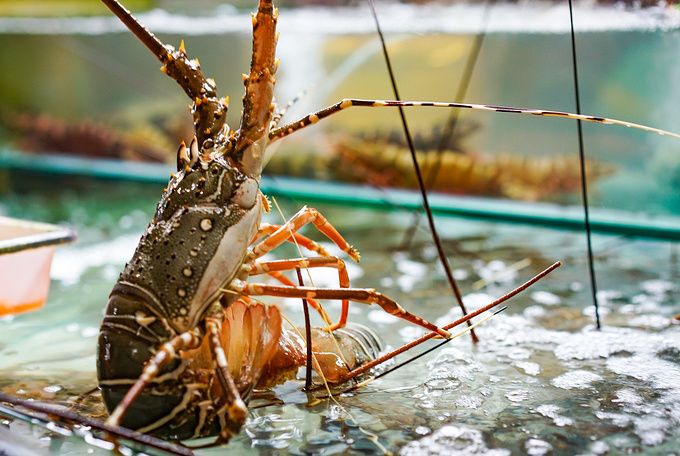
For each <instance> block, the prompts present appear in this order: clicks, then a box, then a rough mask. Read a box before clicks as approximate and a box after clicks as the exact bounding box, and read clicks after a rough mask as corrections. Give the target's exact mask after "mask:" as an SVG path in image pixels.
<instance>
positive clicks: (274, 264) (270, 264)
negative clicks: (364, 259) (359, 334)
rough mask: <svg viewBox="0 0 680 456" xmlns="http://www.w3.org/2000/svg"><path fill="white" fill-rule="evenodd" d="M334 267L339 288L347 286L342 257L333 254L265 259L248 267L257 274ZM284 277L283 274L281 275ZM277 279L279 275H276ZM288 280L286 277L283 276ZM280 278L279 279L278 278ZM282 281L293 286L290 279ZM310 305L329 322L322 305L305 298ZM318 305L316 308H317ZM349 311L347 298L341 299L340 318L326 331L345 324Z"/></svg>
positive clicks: (252, 273) (345, 269) (347, 276)
mask: <svg viewBox="0 0 680 456" xmlns="http://www.w3.org/2000/svg"><path fill="white" fill-rule="evenodd" d="M298 267H299V268H302V269H304V268H335V269H337V270H338V281H339V283H340V287H341V288H349V285H350V282H349V275H348V274H347V268H346V267H345V262H344V261H342V259H340V258H338V257H334V256H328V257H321V258H293V259H289V260H276V261H266V262H259V263H255V264H253V265H252V266H251V267H250V271H249V273H250V275H257V274H271V273H272V272H278V271H291V270H293V269H295V268H298ZM283 277H284V278H285V276H283ZM276 278H277V279H279V277H276ZM285 279H286V280H288V279H287V278H285ZM279 280H280V279H279ZM280 281H281V282H282V283H284V284H285V285H288V286H295V285H294V284H293V282H292V281H289V283H285V282H284V281H283V280H280ZM307 300H308V301H309V303H310V305H311V306H312V307H314V308H315V309H317V310H320V313H321V316H322V317H323V318H324V321H326V322H329V320H328V315H326V312H325V311H323V307H320V306H319V304H318V303H317V302H316V301H314V300H313V299H309V298H308V299H307ZM317 306H318V308H317ZM348 312H349V300H348V299H343V300H342V311H341V314H340V319H339V320H338V322H337V323H335V324H332V325H330V326H329V327H328V331H335V330H336V329H338V328H344V327H345V325H346V324H347V314H348Z"/></svg>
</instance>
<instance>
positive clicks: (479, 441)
mask: <svg viewBox="0 0 680 456" xmlns="http://www.w3.org/2000/svg"><path fill="white" fill-rule="evenodd" d="M19 187H20V186H19ZM56 188H57V189H56V190H55V186H54V183H52V184H47V183H45V184H40V183H38V182H36V184H35V185H34V186H32V187H31V189H30V190H27V189H19V190H20V191H17V192H12V193H8V194H6V195H4V196H3V199H2V203H0V213H2V214H3V215H9V216H20V217H24V218H32V219H41V220H43V221H47V222H61V223H66V224H70V225H71V226H74V227H75V228H76V229H77V230H78V232H79V234H80V241H79V242H78V243H77V244H75V245H73V246H69V247H66V248H62V249H60V250H59V251H58V253H57V255H56V257H55V262H54V267H53V283H52V289H51V291H50V297H49V300H48V303H47V305H46V306H45V307H44V308H43V309H41V310H40V311H37V312H33V313H28V314H24V315H19V316H16V317H13V318H12V317H10V318H4V319H2V320H0V389H2V391H4V392H8V393H12V394H15V395H17V396H20V397H24V398H29V397H30V398H35V399H40V400H43V401H47V402H51V403H57V404H63V405H68V406H69V407H72V408H74V409H75V410H77V411H79V412H81V413H84V414H86V415H88V416H92V417H98V418H101V417H102V416H103V414H104V411H103V408H102V406H101V404H100V402H99V398H98V395H97V394H96V393H95V394H92V395H86V396H81V395H83V394H84V393H86V392H87V391H88V390H90V389H91V388H93V387H95V386H96V374H95V347H96V337H97V334H98V328H99V324H100V320H101V317H102V312H103V308H104V305H105V303H106V298H107V295H108V292H109V291H110V288H111V287H112V285H113V283H114V282H115V280H116V278H117V276H118V273H119V272H120V271H121V269H122V267H123V265H124V263H125V261H126V260H127V259H128V258H129V256H130V255H131V254H132V251H133V249H134V247H135V245H136V242H137V239H138V237H139V235H140V234H141V231H142V230H143V229H144V228H145V226H146V223H147V220H148V218H149V217H150V214H151V211H152V210H153V207H154V204H155V201H156V198H157V196H158V195H159V194H160V189H158V188H155V187H153V186H140V185H130V184H126V185H124V186H123V185H119V184H113V183H106V182H90V181H77V182H75V183H74V182H71V183H69V184H65V185H62V186H56ZM278 203H279V204H280V205H281V209H282V211H283V213H284V214H286V215H288V216H290V215H292V214H293V213H294V212H295V211H296V210H297V208H299V207H300V206H301V205H302V204H303V202H299V201H284V200H279V201H278ZM319 209H321V210H322V211H323V212H324V213H325V214H326V215H327V217H328V218H329V220H331V221H332V222H333V223H334V224H335V225H336V226H337V227H338V229H339V230H340V231H341V232H342V233H343V234H344V235H345V236H346V237H347V238H348V240H350V242H351V243H353V244H354V245H356V246H357V247H358V248H359V249H360V251H361V252H362V262H361V263H360V264H359V265H350V268H349V273H350V277H351V278H352V281H353V284H354V285H357V286H366V287H368V286H370V287H375V288H377V289H379V290H380V291H382V292H384V293H386V294H388V295H389V296H392V297H394V298H396V299H397V300H398V301H399V302H400V303H401V304H402V305H403V306H404V307H406V308H408V309H409V310H411V311H413V312H416V313H418V314H420V315H422V316H424V317H425V318H428V319H431V320H434V321H436V322H437V323H440V324H444V323H447V322H449V321H452V320H454V319H456V318H457V317H458V316H459V311H458V310H456V309H453V310H451V309H452V306H454V305H455V303H454V300H453V299H452V297H451V292H450V290H449V289H448V285H447V283H446V280H445V278H444V276H443V273H442V271H441V268H440V267H439V266H438V265H437V262H436V252H435V251H434V249H433V248H432V246H431V244H430V241H429V239H428V237H427V233H426V232H425V231H423V230H421V231H420V232H419V233H418V235H417V236H416V240H415V242H414V244H413V247H412V249H411V250H410V251H409V252H401V253H393V252H394V251H395V249H396V247H397V246H398V245H399V244H400V243H401V240H402V237H403V233H404V231H405V228H406V226H407V225H408V223H409V221H410V220H411V215H410V214H406V213H402V212H371V211H368V210H362V209H349V208H342V207H319ZM269 221H270V222H273V223H278V222H280V216H278V215H276V214H275V211H274V212H273V213H272V214H270V216H269ZM437 222H438V226H439V229H440V232H441V233H442V236H443V238H444V242H445V247H446V250H447V252H449V255H450V259H451V261H452V264H453V268H454V270H455V275H456V277H457V278H458V279H459V280H460V286H461V289H462V290H463V293H464V295H465V302H466V304H467V305H468V307H469V308H470V309H475V308H478V307H481V306H483V305H485V304H487V303H488V302H490V301H491V300H493V299H494V298H495V297H497V296H499V295H501V294H503V293H505V292H507V291H509V290H510V289H511V288H513V287H514V286H516V285H518V284H519V283H521V282H524V281H525V280H527V279H528V278H530V277H531V276H532V275H533V274H535V273H537V272H539V271H540V270H541V269H543V268H544V267H546V266H548V265H549V264H551V263H552V262H553V261H555V260H562V261H564V263H565V264H564V266H563V267H562V268H560V269H558V270H557V271H555V272H554V273H552V274H551V275H550V276H548V277H547V278H546V279H544V280H543V281H541V282H539V283H538V284H537V285H535V286H534V287H533V288H531V289H530V290H528V291H527V292H525V293H523V294H522V295H520V296H518V297H517V298H515V299H513V300H511V301H510V302H509V306H510V307H509V309H508V310H507V311H506V312H504V313H502V314H500V315H498V316H496V317H494V318H492V319H491V320H490V321H489V322H488V323H486V324H484V325H483V326H480V327H479V328H478V329H477V333H478V335H479V337H480V339H481V343H480V344H479V345H477V346H476V347H474V346H473V345H472V344H471V342H470V339H469V337H468V336H467V335H465V336H463V337H461V338H459V339H457V340H455V341H453V342H451V343H449V344H448V345H446V346H445V347H443V348H440V349H438V350H437V351H435V352H433V353H432V354H430V355H427V356H425V357H423V358H421V359H419V360H418V361H416V362H413V363H411V364H409V365H407V366H405V367H403V368H401V369H399V370H397V371H395V372H394V373H391V374H389V375H387V376H385V377H384V378H383V379H380V380H378V381H376V382H374V383H372V384H371V385H369V386H367V387H365V388H363V389H361V390H359V391H357V392H354V393H351V394H347V395H343V396H340V397H337V398H336V400H335V401H328V400H325V401H322V402H320V403H316V404H315V405H309V404H308V401H307V396H306V395H305V394H304V393H302V392H301V391H300V388H301V386H302V381H294V382H288V383H286V384H284V385H281V386H278V387H276V388H275V389H274V391H273V392H272V393H270V394H269V395H268V396H267V397H268V398H270V399H275V403H274V401H272V403H273V404H274V405H269V406H266V404H267V402H266V401H259V402H258V407H257V408H254V409H253V410H252V411H251V415H250V418H249V420H248V423H247V425H246V427H245V429H244V430H243V432H241V434H240V435H239V436H238V437H237V438H235V439H234V440H233V441H232V442H231V443H230V444H229V445H228V446H227V448H228V449H230V450H233V451H239V452H240V453H263V454H273V453H277V454H278V453H283V454H285V453H290V454H302V453H314V454H336V453H347V452H349V453H359V452H364V453H375V452H379V451H380V450H381V449H384V450H387V451H391V452H401V453H403V454H407V455H411V454H452V453H454V454H455V453H456V452H457V453H459V454H488V455H502V454H531V455H542V454H606V453H607V452H609V454H620V453H636V452H645V453H649V454H670V453H672V452H673V451H677V447H678V444H679V443H680V432H679V431H678V429H680V426H679V425H680V326H678V325H677V324H674V323H673V319H672V318H673V315H675V314H677V313H678V312H679V311H680V306H679V305H678V302H679V299H678V297H679V296H680V289H679V288H678V276H679V271H678V264H677V255H678V254H677V251H676V250H677V246H671V245H669V244H667V243H658V242H649V241H642V240H630V239H623V238H616V237H596V238H595V239H594V242H595V254H596V260H597V265H596V268H597V273H598V279H599V284H600V293H599V299H600V302H601V305H602V308H601V311H602V318H603V323H604V329H603V330H602V331H596V330H595V329H594V327H593V309H592V307H591V306H590V302H591V301H590V296H589V294H590V291H589V288H588V286H589V284H588V281H587V272H586V265H585V251H584V239H583V236H582V235H581V234H576V233H567V232H558V231H550V230H543V229H534V228H529V227H521V226H508V225H498V224H490V223H480V222H472V221H464V220H456V219H438V220H437ZM305 233H306V234H309V235H310V236H312V237H314V238H315V239H319V240H321V238H320V237H318V236H317V235H316V233H315V232H314V231H313V230H311V229H309V230H307V231H305ZM276 256H277V257H287V256H296V252H295V251H294V250H293V249H281V250H280V251H278V252H277V253H276ZM312 277H313V281H314V283H315V284H316V285H320V286H331V285H335V284H336V280H337V273H334V272H333V271H332V270H331V271H330V272H321V273H317V272H315V273H313V275H312ZM271 302H275V301H271ZM278 303H279V304H280V305H281V308H282V310H283V311H284V313H285V314H286V316H287V317H288V318H290V319H291V320H293V321H294V322H296V323H298V324H299V323H300V322H302V311H301V305H300V303H299V301H297V300H281V301H278ZM338 308H339V305H338V304H336V303H329V305H328V310H329V313H331V315H336V314H337V311H338ZM313 318H316V316H313ZM350 319H351V320H353V321H356V322H359V323H363V324H366V325H370V326H371V327H372V328H373V329H375V331H376V332H377V333H378V334H380V335H381V337H382V338H383V339H384V341H385V342H386V343H387V344H389V345H390V346H392V347H395V346H398V345H400V344H402V343H404V342H406V341H409V340H411V339H413V338H414V337H417V336H418V335H420V334H421V331H420V329H418V328H414V327H412V326H409V325H408V324H404V323H402V322H401V321H399V320H397V319H396V318H394V317H392V316H389V315H386V314H384V313H382V312H381V311H380V310H379V309H376V308H372V307H366V306H364V305H362V304H353V305H352V306H351V313H350ZM315 324H317V325H318V324H319V321H318V319H317V320H316V323H315ZM418 351H419V350H418V349H416V350H415V352H418ZM401 359H405V358H404V357H402V358H401ZM79 397H80V399H81V400H80V401H78V402H76V401H77V400H78V398H79ZM3 423H5V424H7V422H3ZM8 426H9V428H10V429H11V430H12V431H17V432H14V434H15V435H17V438H20V439H28V441H30V442H31V445H34V446H35V447H36V448H38V449H50V448H51V449H52V450H53V451H55V452H56V453H57V454H83V452H84V451H85V450H84V448H85V445H86V444H85V443H82V442H79V441H76V440H68V441H66V442H60V441H59V439H56V438H49V437H48V434H45V433H44V432H43V431H42V430H40V429H38V428H35V429H30V428H29V427H28V426H27V425H25V424H23V423H20V422H18V421H15V422H13V423H9V424H8ZM20 444H21V442H20V443H17V445H20ZM95 452H96V453H101V454H106V453H107V452H106V451H105V450H102V449H96V450H95ZM223 452H224V448H222V447H220V448H214V449H208V450H202V451H200V452H199V453H200V454H222V453H223Z"/></svg>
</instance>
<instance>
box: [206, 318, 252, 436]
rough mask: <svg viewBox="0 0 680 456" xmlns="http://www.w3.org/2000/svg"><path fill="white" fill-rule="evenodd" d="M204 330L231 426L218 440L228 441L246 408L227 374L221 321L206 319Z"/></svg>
mask: <svg viewBox="0 0 680 456" xmlns="http://www.w3.org/2000/svg"><path fill="white" fill-rule="evenodd" d="M206 330H207V333H208V334H207V336H208V342H209V344H210V352H211V353H212V355H213V358H214V360H215V370H216V371H217V379H218V381H219V382H220V386H221V387H222V390H223V391H224V393H225V395H226V398H227V402H226V412H227V416H228V417H229V420H228V421H227V422H228V423H231V424H232V425H233V428H228V427H226V428H223V429H221V430H220V439H223V440H224V441H228V440H229V439H230V438H231V437H232V436H233V435H235V434H237V433H238V432H239V430H240V429H241V426H242V425H243V423H244V422H245V420H246V415H247V414H248V408H247V407H246V404H245V402H243V399H241V395H240V394H239V392H238V388H236V383H235V382H234V379H233V378H232V376H231V374H230V373H229V365H228V364H227V355H226V354H225V353H224V348H223V347H222V344H221V343H220V333H221V332H222V321H221V320H220V319H219V318H215V317H207V318H206Z"/></svg>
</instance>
